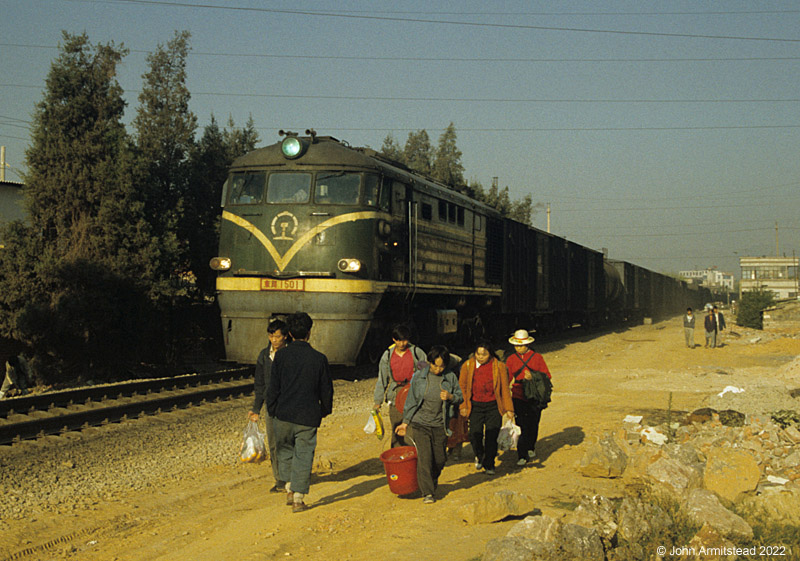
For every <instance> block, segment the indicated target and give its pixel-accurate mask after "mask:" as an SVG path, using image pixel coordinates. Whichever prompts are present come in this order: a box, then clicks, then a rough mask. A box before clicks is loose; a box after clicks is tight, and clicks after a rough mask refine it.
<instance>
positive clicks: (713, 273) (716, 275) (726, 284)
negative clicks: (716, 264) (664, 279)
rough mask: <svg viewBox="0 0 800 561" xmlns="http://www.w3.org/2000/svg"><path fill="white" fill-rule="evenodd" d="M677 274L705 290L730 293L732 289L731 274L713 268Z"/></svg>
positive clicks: (732, 280)
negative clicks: (718, 290) (705, 288)
mask: <svg viewBox="0 0 800 561" xmlns="http://www.w3.org/2000/svg"><path fill="white" fill-rule="evenodd" d="M678 274H679V275H680V276H682V277H683V278H684V279H686V280H690V281H692V282H694V283H696V284H699V285H701V286H705V287H707V288H718V289H723V290H731V291H732V290H733V287H734V279H733V273H724V272H722V271H718V270H717V269H715V268H713V267H712V268H710V269H702V270H698V271H680V272H679V273H678Z"/></svg>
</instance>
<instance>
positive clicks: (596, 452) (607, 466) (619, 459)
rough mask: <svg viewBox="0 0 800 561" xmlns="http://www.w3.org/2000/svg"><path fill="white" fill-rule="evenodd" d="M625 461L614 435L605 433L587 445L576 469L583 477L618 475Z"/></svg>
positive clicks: (626, 460)
mask: <svg viewBox="0 0 800 561" xmlns="http://www.w3.org/2000/svg"><path fill="white" fill-rule="evenodd" d="M627 463H628V457H627V455H626V454H625V452H624V451H623V450H622V448H621V447H620V445H619V444H617V442H616V441H615V440H614V437H613V436H612V435H611V434H610V433H606V434H605V435H604V436H603V438H602V439H600V440H599V441H597V442H594V443H589V444H588V445H587V449H586V452H585V453H584V455H583V457H582V458H581V461H580V465H579V466H578V471H579V472H580V473H581V475H583V476H585V477H620V476H622V474H623V473H624V472H625V466H626V465H627Z"/></svg>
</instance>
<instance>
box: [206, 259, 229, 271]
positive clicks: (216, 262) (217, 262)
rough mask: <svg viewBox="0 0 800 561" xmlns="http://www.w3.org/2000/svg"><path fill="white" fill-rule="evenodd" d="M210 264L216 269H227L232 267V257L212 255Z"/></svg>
mask: <svg viewBox="0 0 800 561" xmlns="http://www.w3.org/2000/svg"><path fill="white" fill-rule="evenodd" d="M208 266H209V267H211V268H212V269H214V270H215V271H227V270H228V269H230V268H231V258H230V257H212V258H211V261H210V262H209V263H208Z"/></svg>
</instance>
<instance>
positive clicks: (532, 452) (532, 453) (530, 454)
mask: <svg viewBox="0 0 800 561" xmlns="http://www.w3.org/2000/svg"><path fill="white" fill-rule="evenodd" d="M535 457H536V451H535V450H528V459H529V460H532V459H534V458H535Z"/></svg>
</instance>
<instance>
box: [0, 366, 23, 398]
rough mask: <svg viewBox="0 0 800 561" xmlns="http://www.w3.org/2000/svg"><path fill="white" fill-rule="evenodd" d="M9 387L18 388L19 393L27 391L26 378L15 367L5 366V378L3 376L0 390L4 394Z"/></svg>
mask: <svg viewBox="0 0 800 561" xmlns="http://www.w3.org/2000/svg"><path fill="white" fill-rule="evenodd" d="M0 372H2V371H0ZM11 388H16V389H17V390H19V393H20V395H25V394H26V393H28V380H27V378H26V377H25V375H24V374H19V371H18V370H17V369H16V368H6V374H5V378H3V385H2V386H0V392H2V393H3V395H5V393H6V392H7V391H8V390H10V389H11Z"/></svg>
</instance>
